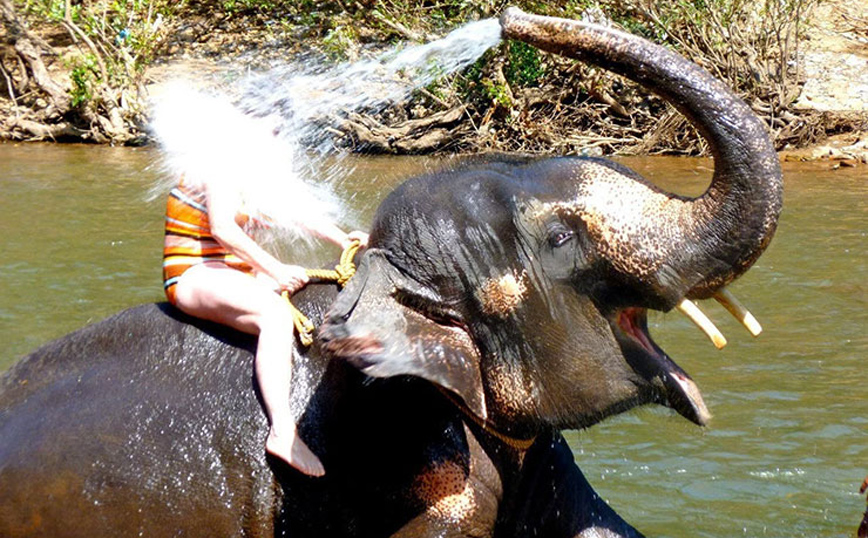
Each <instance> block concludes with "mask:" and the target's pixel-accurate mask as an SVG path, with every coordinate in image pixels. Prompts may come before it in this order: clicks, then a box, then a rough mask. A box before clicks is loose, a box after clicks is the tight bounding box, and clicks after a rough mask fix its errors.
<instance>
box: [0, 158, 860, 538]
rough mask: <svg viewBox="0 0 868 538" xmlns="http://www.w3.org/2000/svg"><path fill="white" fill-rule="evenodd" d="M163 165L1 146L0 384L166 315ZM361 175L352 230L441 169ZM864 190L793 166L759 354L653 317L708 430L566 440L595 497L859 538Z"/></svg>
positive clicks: (749, 346) (622, 432) (727, 328)
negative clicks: (406, 182) (409, 182)
mask: <svg viewBox="0 0 868 538" xmlns="http://www.w3.org/2000/svg"><path fill="white" fill-rule="evenodd" d="M153 160H154V155H153V153H152V151H151V150H148V149H119V148H107V147H84V146H55V145H12V144H0V246H2V248H0V252H2V258H0V343H2V344H3V345H2V350H0V371H2V370H4V369H6V368H8V367H9V366H10V365H11V364H12V363H13V362H14V361H15V360H17V359H18V358H19V357H20V356H22V355H24V354H26V353H27V352H28V351H30V350H32V349H34V348H36V347H38V346H39V345H41V344H43V343H45V342H47V341H49V340H51V339H53V338H56V337H59V336H61V335H63V334H65V333H67V332H70V331H72V330H75V329H76V328H79V327H81V326H84V325H86V324H88V323H92V322H95V321H98V320H100V319H102V318H104V317H106V316H108V315H110V314H112V313H114V312H117V311H118V310H121V309H123V308H126V307H129V306H133V305H136V304H140V303H143V302H149V301H158V300H162V290H161V283H160V277H161V275H160V261H161V260H160V256H161V246H162V216H163V210H164V198H163V196H157V197H152V196H151V194H152V190H153V187H154V184H155V180H156V177H157V172H156V170H155V168H154V167H153V166H152V163H153ZM623 161H624V162H625V163H626V164H628V165H629V166H631V167H633V168H635V169H637V170H638V171H639V172H640V173H643V174H645V175H646V176H647V177H649V178H651V179H653V180H655V181H657V182H659V183H660V184H661V185H663V186H664V187H667V188H670V189H673V190H677V191H678V192H681V193H685V194H697V193H698V192H701V191H702V189H703V188H704V185H705V182H707V180H708V178H709V177H710V168H711V163H710V161H708V160H704V159H670V158H647V159H623ZM352 164H353V165H354V166H355V170H354V171H353V173H352V174H351V175H350V176H349V177H348V178H347V179H346V180H345V181H343V182H342V183H341V184H340V185H338V193H339V194H340V195H341V196H343V197H345V198H347V199H350V197H351V196H350V193H352V201H351V202H350V205H351V211H350V213H349V214H350V215H351V217H350V220H351V222H350V224H359V223H361V224H364V223H365V222H368V220H369V219H370V215H371V214H372V212H373V210H374V208H375V207H376V204H377V203H378V202H379V200H381V199H382V197H383V196H384V195H385V193H386V192H388V190H389V187H390V186H392V185H394V184H397V183H398V182H399V181H401V180H402V179H403V178H405V177H408V176H409V175H411V174H412V173H414V172H418V171H420V170H421V169H423V168H425V167H430V166H434V165H436V163H435V162H433V161H432V160H430V159H424V158H365V159H353V163H352ZM866 175H868V171H866V170H865V169H864V168H863V169H846V168H842V169H839V170H834V171H833V170H830V169H829V166H828V165H826V164H813V165H807V164H805V165H787V166H786V167H785V181H786V195H785V196H786V199H785V206H784V213H783V217H782V219H781V223H780V226H779V229H778V234H777V236H776V237H775V239H774V241H773V242H772V244H771V246H770V248H769V250H768V251H767V253H766V254H765V255H764V256H763V257H762V258H761V259H760V260H759V262H758V263H757V264H756V266H755V267H754V268H753V269H752V270H751V271H750V272H748V273H747V275H746V276H745V277H743V278H742V279H741V280H739V281H738V282H737V283H736V284H735V285H733V286H732V289H733V291H734V292H735V293H736V294H737V295H738V297H739V298H740V299H742V301H743V302H744V303H746V305H747V306H748V307H749V308H750V309H751V310H752V312H753V313H754V314H755V315H756V316H757V318H758V319H759V320H760V322H761V323H762V324H763V326H764V328H765V332H764V333H763V334H762V335H761V336H760V337H759V338H758V339H753V338H751V337H750V336H749V335H748V333H747V332H746V331H744V330H743V329H742V328H741V327H740V326H739V325H737V324H736V322H735V321H734V320H732V318H731V317H729V315H728V314H726V313H725V312H724V311H723V310H722V309H721V308H719V307H717V306H716V305H712V304H708V305H707V306H706V308H705V310H706V312H708V314H709V316H710V317H711V318H712V319H713V320H714V321H715V322H716V324H717V325H718V327H720V328H721V330H722V331H723V332H724V334H726V336H727V337H728V339H729V345H728V346H727V347H726V348H725V349H724V350H722V351H716V350H715V349H714V348H713V347H712V346H711V345H710V344H709V343H708V341H707V340H706V339H705V337H704V336H703V335H702V334H700V333H699V332H698V331H697V330H696V329H694V328H693V327H692V326H691V325H690V323H689V322H688V321H686V320H685V319H683V318H682V317H680V316H679V315H678V314H667V315H663V314H656V315H652V317H651V320H650V321H651V332H652V334H653V335H654V337H655V339H656V340H657V342H658V343H659V344H661V346H662V347H663V348H664V349H666V350H667V351H668V352H669V354H670V355H671V356H672V357H673V358H674V359H675V360H676V361H677V362H678V363H679V364H680V365H681V366H682V367H683V368H684V369H686V370H687V371H688V372H690V373H691V375H692V376H693V377H694V379H695V380H696V382H697V383H698V384H699V386H700V388H701V389H702V390H703V393H704V396H705V399H706V402H707V403H708V406H709V408H710V410H711V412H712V413H713V414H714V419H713V420H712V422H711V424H710V426H709V427H708V428H705V429H700V428H697V427H695V426H692V425H691V424H689V423H688V422H687V421H685V420H683V419H681V418H680V417H679V416H677V415H674V414H673V413H672V412H669V411H668V410H665V409H663V408H659V407H653V408H652V407H648V408H643V409H638V410H634V411H631V412H629V413H627V414H625V415H621V416H619V417H615V418H613V419H610V420H608V421H606V422H605V423H603V424H600V425H598V426H595V427H593V428H591V429H590V430H588V431H582V432H567V438H568V439H569V441H570V444H571V446H572V447H573V449H574V451H575V455H576V461H577V462H578V464H579V465H580V466H581V468H582V469H583V470H584V472H585V473H586V474H587V476H588V479H589V480H590V481H591V483H592V484H593V485H594V486H595V488H596V489H597V491H598V492H599V493H600V494H601V495H602V496H603V497H604V498H605V499H606V500H607V501H608V502H609V503H610V504H611V505H612V506H613V507H614V508H615V509H616V510H617V511H618V512H619V513H620V514H621V515H623V516H624V517H625V518H626V519H627V520H628V521H630V522H631V523H633V524H634V525H636V526H637V527H638V528H639V529H640V530H642V531H643V532H645V533H646V534H648V535H649V536H666V537H670V536H671V537H687V536H690V537H731V536H751V537H754V536H772V537H781V538H783V537H794V536H798V537H849V536H853V535H854V531H855V528H856V525H857V524H858V521H859V520H860V517H861V513H862V510H863V509H864V508H865V500H864V499H863V498H862V497H860V496H859V495H858V493H857V489H858V486H859V483H860V482H861V480H862V478H863V477H864V476H865V474H866V472H868V391H866V390H865V389H866V386H868V383H866V371H868V368H866V365H865V364H864V361H865V359H866V351H868V339H866V332H868V313H866V312H868V309H866V306H868V247H866V246H868V237H866V235H868V205H866V200H868V181H866ZM278 250H282V249H278ZM333 254H334V253H331V252H328V253H322V252H316V253H313V254H306V255H305V256H306V257H307V258H314V259H315V260H314V261H313V262H312V263H316V260H321V259H324V258H326V257H329V256H331V255H333Z"/></svg>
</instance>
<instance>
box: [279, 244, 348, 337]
mask: <svg viewBox="0 0 868 538" xmlns="http://www.w3.org/2000/svg"><path fill="white" fill-rule="evenodd" d="M359 248H361V243H360V242H359V241H358V240H353V241H352V242H351V243H350V244H349V245H347V248H345V249H344V251H343V252H342V253H341V261H340V262H339V263H338V264H337V265H336V266H335V268H334V269H305V272H306V273H307V277H308V278H309V279H310V281H311V282H316V283H329V282H337V284H338V286H340V287H344V284H346V283H347V281H349V279H351V278H352V277H353V275H355V274H356V265H355V264H354V263H353V258H355V256H356V253H357V252H358V251H359ZM281 295H282V296H283V298H284V299H286V302H287V304H289V309H290V310H291V311H292V321H293V324H294V325H295V330H296V331H298V339H299V341H300V342H301V344H302V345H303V346H305V347H307V346H309V345H311V344H312V343H313V331H314V330H315V329H316V327H314V324H313V322H312V321H311V320H310V319H309V318H308V317H307V316H305V315H304V313H303V312H302V311H301V310H299V309H298V308H296V307H295V305H294V304H292V301H290V298H289V292H288V291H283V292H282V293H281Z"/></svg>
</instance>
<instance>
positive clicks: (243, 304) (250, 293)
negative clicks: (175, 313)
mask: <svg viewBox="0 0 868 538" xmlns="http://www.w3.org/2000/svg"><path fill="white" fill-rule="evenodd" d="M175 294H176V299H177V303H178V308H180V309H181V310H182V311H184V312H186V313H187V314H189V315H191V316H195V317H198V318H202V319H207V320H209V321H214V322H217V323H222V324H224V325H228V326H230V327H233V328H235V329H238V330H240V331H244V332H247V333H250V334H258V335H259V340H258V343H257V347H256V359H255V365H254V368H255V371H256V380H257V383H258V384H259V390H260V392H261V394H262V400H263V402H264V403H265V411H266V414H267V415H268V419H269V422H270V424H271V426H270V428H269V432H268V438H267V440H266V444H265V448H266V450H267V451H268V452H269V453H271V454H273V455H275V456H277V457H279V458H281V459H283V460H284V461H286V462H287V463H289V464H290V465H292V466H293V467H295V468H296V469H298V470H299V471H301V472H303V473H305V474H308V475H312V476H322V475H323V474H325V470H324V468H323V465H322V463H321V462H320V460H319V458H317V456H316V455H315V454H314V453H313V452H312V451H311V450H310V448H308V446H307V445H306V444H305V443H304V442H303V441H302V440H301V439H300V438H299V436H298V433H297V431H296V425H295V421H294V420H293V417H292V412H291V411H290V408H289V389H290V382H291V381H292V358H293V338H294V332H293V331H294V327H293V324H292V314H291V313H290V310H289V308H288V306H287V304H286V302H285V300H284V299H283V298H282V297H280V296H279V295H277V294H276V293H275V292H274V291H272V290H270V289H269V288H268V287H267V286H266V285H265V284H264V283H263V282H261V281H257V280H256V279H253V278H250V276H249V275H245V274H243V273H241V272H239V271H236V270H234V269H231V268H228V267H226V266H223V265H216V264H214V265H211V264H209V265H199V266H196V267H193V268H191V269H189V270H188V271H187V272H185V273H184V275H183V277H182V278H181V279H180V281H179V282H178V284H177V288H176V291H175Z"/></svg>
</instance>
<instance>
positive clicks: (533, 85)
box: [7, 0, 817, 152]
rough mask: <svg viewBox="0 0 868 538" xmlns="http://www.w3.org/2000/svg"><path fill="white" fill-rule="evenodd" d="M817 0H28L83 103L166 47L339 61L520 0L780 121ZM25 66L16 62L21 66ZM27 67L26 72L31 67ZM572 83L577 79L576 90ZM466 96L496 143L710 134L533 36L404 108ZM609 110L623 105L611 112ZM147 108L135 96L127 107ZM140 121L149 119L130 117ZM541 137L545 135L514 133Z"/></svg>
mask: <svg viewBox="0 0 868 538" xmlns="http://www.w3.org/2000/svg"><path fill="white" fill-rule="evenodd" d="M816 1H817V0H561V1H559V2H547V1H543V0H220V1H218V2H208V1H206V0H180V1H178V0H174V1H173V0H92V1H89V2H76V3H73V2H72V1H71V0H15V4H16V5H17V6H18V9H19V11H20V12H21V13H26V14H27V15H28V17H29V18H30V19H31V20H34V21H43V22H49V23H51V24H54V25H55V26H57V27H59V28H61V29H62V30H61V31H62V33H66V34H67V35H69V36H70V38H71V39H72V40H73V41H74V43H75V44H76V45H77V47H76V50H77V52H74V51H73V52H71V53H70V55H69V56H67V57H66V58H65V60H64V62H65V64H66V65H67V67H68V70H69V78H70V80H71V84H70V87H69V90H68V91H69V97H70V101H71V104H72V106H73V107H74V108H78V109H88V108H90V109H93V110H95V111H96V112H99V113H100V114H103V115H104V116H108V115H109V114H108V112H109V110H108V109H109V108H111V107H112V106H115V104H116V103H118V102H120V101H121V100H120V99H119V95H121V94H123V95H131V94H134V93H135V89H136V88H137V87H138V85H139V84H141V82H142V76H143V73H144V71H145V69H146V68H147V67H148V66H149V65H151V64H152V63H153V62H154V61H155V60H157V59H159V58H161V57H164V56H166V55H171V54H176V53H179V52H183V51H185V50H190V49H191V48H195V47H198V46H199V44H202V45H203V46H204V47H205V49H204V50H205V52H206V54H210V55H213V56H221V55H225V54H229V52H230V51H233V52H242V51H243V50H248V51H251V50H253V51H255V50H258V49H260V48H263V45H268V44H269V43H280V45H279V46H280V47H282V48H283V50H287V51H290V52H288V53H287V54H292V51H307V52H309V51H312V50H313V51H319V52H320V53H321V54H322V56H323V57H324V58H325V59H326V60H327V61H332V62H343V61H353V60H355V59H357V58H359V57H362V56H365V55H375V54H377V51H380V50H383V48H385V47H386V46H389V45H392V44H394V43H397V42H426V41H429V40H431V39H434V38H436V37H439V36H442V35H444V34H445V33H446V32H447V31H449V30H451V29H453V28H455V27H457V26H460V25H462V24H464V23H466V22H468V21H470V20H477V19H482V18H489V17H496V16H498V15H499V14H500V13H501V12H502V11H503V9H505V8H506V7H507V6H509V5H517V6H518V7H520V8H522V9H524V10H525V11H529V12H535V13H540V14H544V15H552V16H559V17H567V18H573V19H579V18H585V19H590V20H599V21H601V22H606V23H610V24H615V25H617V26H619V27H621V28H623V29H625V30H627V31H629V32H633V33H636V34H639V35H642V36H644V37H646V38H649V39H651V40H653V41H656V42H658V43H662V44H664V45H665V46H668V47H671V48H673V49H674V50H676V51H678V52H679V53H681V54H684V55H685V56H688V57H689V58H691V59H693V60H694V61H696V62H697V63H699V64H700V65H702V66H703V67H705V68H706V69H708V70H710V71H711V72H712V73H713V74H715V75H716V76H718V77H719V78H721V79H724V80H725V81H726V82H727V83H728V84H730V85H731V86H733V87H734V88H736V91H738V92H739V93H740V94H741V95H743V96H744V97H745V99H746V100H747V101H748V102H749V103H750V104H751V105H752V106H753V108H754V109H755V110H765V111H768V112H767V116H768V117H767V118H766V119H767V121H768V122H769V124H770V125H771V127H772V130H773V131H776V132H777V131H782V130H783V126H784V123H788V124H792V123H793V121H792V120H793V117H794V116H793V115H794V114H796V112H794V111H792V110H791V109H790V105H791V104H792V102H793V100H794V99H795V97H796V96H797V94H798V87H799V74H798V56H797V54H796V53H797V47H798V33H799V31H800V29H801V23H802V20H803V19H804V17H805V16H806V13H807V12H808V10H809V9H810V7H811V6H812V5H813V3H814V2H816ZM211 42H213V45H210V48H208V47H209V43H211ZM10 69H11V71H10ZM14 70H15V67H14V66H12V67H11V68H9V66H7V72H13V71H14ZM12 77H13V79H14V78H15V76H14V73H13V75H12ZM25 78H26V77H21V76H20V75H19V79H20V80H24V79H25ZM567 87H569V88H572V90H571V91H564V88H567ZM22 93H26V92H22ZM459 104H464V105H466V106H467V107H468V118H469V119H470V123H472V124H473V125H474V126H479V125H483V124H487V123H488V122H489V121H492V122H494V123H502V124H503V125H502V127H504V129H505V130H502V131H503V133H504V135H503V137H502V138H501V139H499V140H497V141H495V142H494V143H495V148H494V149H504V150H528V151H552V150H554V149H558V148H557V147H556V146H553V145H552V144H551V140H553V139H558V138H560V139H563V138H565V137H566V135H564V134H563V133H572V134H571V135H570V136H568V137H566V138H569V139H571V140H583V139H584V138H587V137H589V136H591V132H592V129H596V131H594V134H595V135H596V138H606V139H611V140H614V142H611V143H609V144H608V145H606V146H604V148H603V149H604V150H605V151H615V150H618V151H639V152H649V151H667V150H670V149H671V148H673V147H678V148H681V149H682V150H685V151H688V152H697V151H701V150H702V145H701V143H699V142H698V137H697V136H696V134H695V133H692V134H691V131H690V129H689V128H688V127H687V126H686V123H684V122H683V120H679V119H674V117H675V116H676V114H674V112H673V111H672V110H671V109H669V108H667V106H666V105H664V104H663V103H662V102H660V101H659V100H656V99H654V98H651V97H649V96H647V95H645V94H644V93H643V91H642V90H640V89H638V88H636V87H635V86H633V85H631V84H629V83H627V82H625V81H623V80H621V79H620V78H618V77H615V76H613V75H610V74H607V73H603V72H601V71H600V70H595V69H591V68H588V67H586V66H584V65H581V64H576V63H575V62H573V61H570V60H565V59H563V58H559V57H555V56H551V55H547V54H543V53H540V52H539V51H538V50H536V49H534V48H532V47H530V46H528V45H525V44H523V43H506V44H503V45H502V46H500V47H499V48H498V49H497V50H495V51H491V52H489V53H487V54H486V55H484V57H483V58H482V59H481V60H480V61H479V62H477V63H476V64H475V65H474V66H472V67H470V68H469V69H467V70H466V71H465V72H464V73H462V74H458V75H455V76H453V77H451V78H449V79H447V80H438V81H436V82H434V83H432V84H431V85H429V87H428V88H426V89H425V90H424V91H420V92H417V94H416V96H415V98H414V102H412V103H409V104H405V105H403V107H404V111H403V112H400V111H399V112H395V113H393V114H391V117H394V118H402V117H403V118H406V117H411V116H412V117H418V116H419V114H423V113H425V112H426V111H427V112H428V113H430V112H435V111H437V110H443V109H446V108H448V107H454V106H458V105H459ZM131 106H132V108H133V109H135V108H136V106H135V104H133V105H131ZM607 110H609V111H615V112H616V113H615V114H614V115H612V114H608V115H607V116H606V117H605V118H604V117H603V114H604V113H607ZM136 113H137V112H136V111H135V110H127V111H126V112H125V117H129V116H130V115H135V114H136ZM670 115H671V116H672V117H673V119H671V121H670ZM95 123H96V122H93V121H90V124H91V125H93V124H95ZM128 123H129V124H130V125H133V124H135V123H136V122H135V121H134V120H133V119H129V120H128ZM543 125H550V126H551V127H550V128H549V127H542V126H543ZM806 128H808V127H806ZM546 129H549V131H550V132H544V131H545V130H546ZM480 132H482V131H480ZM556 132H557V133H556ZM625 133H626V134H625ZM640 133H650V134H646V135H644V136H640ZM787 136H788V137H790V138H786V139H784V138H782V139H781V140H780V141H779V142H780V143H783V142H786V141H792V140H793V137H795V138H798V137H799V136H801V135H800V133H799V132H789V134H787ZM527 139H530V140H538V143H537V142H533V143H529V144H524V143H521V144H517V143H514V142H512V141H513V140H527ZM486 143H488V142H486ZM504 144H505V145H504ZM470 145H471V146H473V145H474V144H470ZM561 149H563V148H561ZM572 149H575V148H573V147H572V146H570V147H568V148H567V150H568V151H569V150H572ZM577 151H578V150H577Z"/></svg>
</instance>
